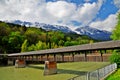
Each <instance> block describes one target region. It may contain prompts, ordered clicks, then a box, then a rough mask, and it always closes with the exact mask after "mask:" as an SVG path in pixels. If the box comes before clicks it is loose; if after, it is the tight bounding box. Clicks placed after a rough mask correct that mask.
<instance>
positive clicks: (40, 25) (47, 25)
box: [11, 20, 74, 33]
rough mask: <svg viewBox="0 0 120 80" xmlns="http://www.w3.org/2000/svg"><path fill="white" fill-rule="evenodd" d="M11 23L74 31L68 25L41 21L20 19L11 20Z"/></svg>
mask: <svg viewBox="0 0 120 80" xmlns="http://www.w3.org/2000/svg"><path fill="white" fill-rule="evenodd" d="M11 23H14V24H19V25H25V26H32V27H34V26H35V27H38V28H42V29H45V30H54V31H62V32H64V33H74V32H73V31H72V30H71V29H70V28H68V27H67V26H59V25H50V24H44V23H39V22H34V23H32V22H26V21H20V20H15V21H11Z"/></svg>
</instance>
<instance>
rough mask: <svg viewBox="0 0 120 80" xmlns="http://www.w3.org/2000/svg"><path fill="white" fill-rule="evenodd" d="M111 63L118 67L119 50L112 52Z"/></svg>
mask: <svg viewBox="0 0 120 80" xmlns="http://www.w3.org/2000/svg"><path fill="white" fill-rule="evenodd" d="M110 61H111V63H116V64H117V66H118V67H120V50H114V51H113V53H112V56H111V57H110Z"/></svg>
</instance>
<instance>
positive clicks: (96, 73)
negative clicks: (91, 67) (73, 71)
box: [68, 63, 117, 80]
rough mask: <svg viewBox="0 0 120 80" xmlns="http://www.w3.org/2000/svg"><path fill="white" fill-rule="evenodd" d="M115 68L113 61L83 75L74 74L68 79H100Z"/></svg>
mask: <svg viewBox="0 0 120 80" xmlns="http://www.w3.org/2000/svg"><path fill="white" fill-rule="evenodd" d="M116 69H117V64H116V63H114V64H110V65H108V66H106V67H104V68H101V69H97V70H95V71H92V72H88V73H86V74H85V75H81V76H76V77H73V78H71V79H68V80H100V79H102V78H104V77H105V76H107V75H108V74H109V73H111V72H113V71H114V70H116Z"/></svg>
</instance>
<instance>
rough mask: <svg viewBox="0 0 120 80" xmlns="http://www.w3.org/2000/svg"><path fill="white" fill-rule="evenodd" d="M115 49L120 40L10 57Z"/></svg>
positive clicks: (119, 46) (17, 54)
mask: <svg viewBox="0 0 120 80" xmlns="http://www.w3.org/2000/svg"><path fill="white" fill-rule="evenodd" d="M114 48H120V41H119V40H118V41H106V42H97V43H92V44H84V45H77V46H69V47H63V48H56V49H46V50H39V51H31V52H23V53H14V54H9V55H8V56H24V55H42V54H57V53H68V52H77V51H89V50H101V49H114Z"/></svg>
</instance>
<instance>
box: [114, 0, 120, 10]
mask: <svg viewBox="0 0 120 80" xmlns="http://www.w3.org/2000/svg"><path fill="white" fill-rule="evenodd" d="M114 4H115V5H116V6H117V7H118V8H120V0H114Z"/></svg>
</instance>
